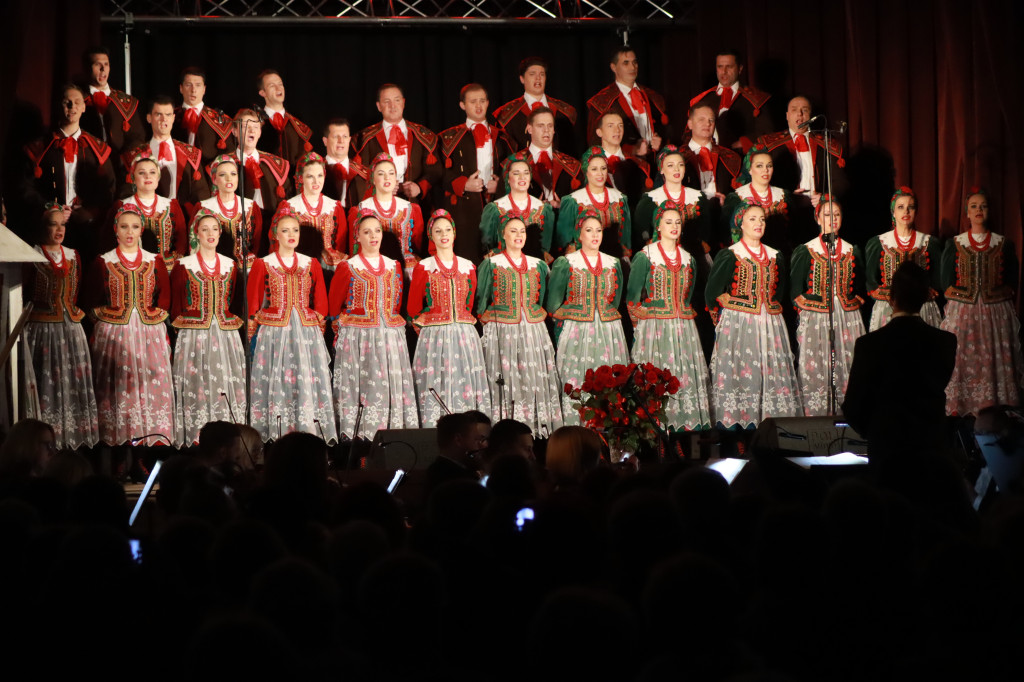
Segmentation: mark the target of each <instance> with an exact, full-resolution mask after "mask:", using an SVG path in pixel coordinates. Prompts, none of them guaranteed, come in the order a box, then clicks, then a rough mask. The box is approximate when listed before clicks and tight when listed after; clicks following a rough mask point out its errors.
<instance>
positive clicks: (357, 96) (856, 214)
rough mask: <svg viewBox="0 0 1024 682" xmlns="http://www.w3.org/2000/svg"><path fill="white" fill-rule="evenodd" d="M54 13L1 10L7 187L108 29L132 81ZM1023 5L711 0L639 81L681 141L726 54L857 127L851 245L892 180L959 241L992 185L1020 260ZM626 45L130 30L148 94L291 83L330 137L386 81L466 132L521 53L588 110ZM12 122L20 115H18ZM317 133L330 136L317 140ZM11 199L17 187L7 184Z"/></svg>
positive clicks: (437, 34) (590, 34)
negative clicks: (82, 55) (194, 83)
mask: <svg viewBox="0 0 1024 682" xmlns="http://www.w3.org/2000/svg"><path fill="white" fill-rule="evenodd" d="M54 5H55V6H57V7H58V12H57V13H56V16H54V15H53V14H50V13H48V12H43V11H42V10H37V9H34V8H35V7H36V5H35V4H31V5H30V4H27V3H8V4H7V7H6V8H5V9H4V10H3V11H4V12H5V13H6V15H5V16H7V17H9V18H10V19H11V22H10V23H9V22H5V24H6V25H18V24H21V25H22V26H23V30H21V31H12V32H9V35H11V36H13V38H14V39H13V40H10V41H8V42H6V43H5V44H4V45H3V46H0V50H2V51H3V55H4V61H3V63H4V64H5V66H7V65H10V67H9V68H5V69H4V73H3V74H2V75H0V87H2V88H3V90H2V91H0V96H2V97H3V100H2V101H4V102H5V103H7V102H13V103H14V104H15V106H14V107H8V106H4V107H3V112H2V116H0V143H2V144H4V154H3V156H4V159H5V168H6V169H7V173H5V180H6V181H5V183H4V184H5V187H10V177H11V174H10V173H11V168H12V165H11V161H12V159H14V158H15V157H17V155H18V153H19V152H20V149H21V146H22V145H23V144H24V142H25V140H26V138H27V137H28V136H30V135H32V134H36V133H38V132H40V130H39V126H40V125H41V124H43V123H46V122H48V119H49V115H50V110H51V96H52V89H53V87H54V86H55V84H57V83H59V82H60V81H62V80H64V76H65V75H72V74H71V73H67V72H66V71H65V70H66V69H69V68H72V67H73V66H74V65H75V64H76V62H77V55H78V53H79V52H80V51H81V49H82V48H84V46H85V45H87V44H88V43H90V42H93V40H94V39H95V38H96V37H98V36H102V39H103V41H104V42H105V43H106V44H107V45H108V46H109V47H111V48H112V51H113V52H114V54H113V55H112V62H113V64H114V75H113V77H112V79H111V82H112V83H113V84H114V85H115V87H119V86H121V85H122V83H123V76H122V73H123V60H122V58H121V56H120V45H121V43H122V35H121V33H120V30H119V27H118V26H117V25H116V24H103V25H102V28H101V27H100V25H99V24H98V23H97V22H98V16H99V14H100V12H101V10H102V8H103V7H104V6H105V5H103V4H102V3H100V2H98V0H92V1H87V2H70V1H67V0H65V1H64V2H57V3H54ZM1022 5H1024V3H1017V2H1014V1H1013V0H979V1H978V2H973V3H965V2H962V1H960V2H955V1H952V0H938V1H936V2H930V3H920V2H912V1H911V0H843V1H837V2H828V3H818V4H817V5H815V4H814V3H807V2H796V1H791V0H770V1H769V0H738V1H734V2H732V3H728V4H724V3H720V4H718V5H714V4H711V3H704V4H702V5H701V7H700V9H699V10H698V14H697V19H696V22H695V25H693V26H676V25H673V24H671V23H668V22H666V23H665V24H664V25H663V26H661V25H659V26H655V27H650V26H645V27H643V28H639V29H637V30H633V31H630V34H629V39H630V43H631V44H633V46H634V47H635V48H636V50H637V53H638V57H639V58H640V62H641V75H640V80H641V82H642V83H645V84H649V85H651V86H652V87H654V88H655V89H657V90H659V91H661V92H663V93H664V94H665V95H666V97H667V99H668V101H669V104H670V110H671V111H672V126H673V128H674V130H675V132H676V133H677V134H678V133H680V132H681V130H682V127H683V125H684V123H685V111H686V106H687V103H688V100H689V98H690V97H691V96H692V95H694V94H696V93H697V92H700V91H701V90H703V89H704V88H706V87H708V86H709V85H711V84H713V82H714V73H713V72H714V56H715V51H716V50H717V49H719V48H720V47H723V46H733V47H735V48H737V49H739V50H741V51H742V52H744V53H745V54H746V62H747V66H746V72H745V74H744V75H745V77H746V78H747V79H749V80H750V81H751V82H753V83H754V84H755V85H757V86H758V87H760V88H762V89H764V90H767V91H769V92H770V93H772V95H773V99H772V102H771V104H772V112H773V114H774V117H775V120H776V123H777V124H778V125H777V126H776V127H777V128H782V127H783V125H784V117H783V112H784V109H785V105H786V101H787V100H788V98H789V97H790V96H792V95H793V94H795V93H799V94H805V95H807V96H808V97H809V98H810V99H811V101H812V103H813V105H814V108H815V111H816V112H818V113H825V114H827V115H828V117H829V120H830V121H831V122H833V124H834V123H835V122H837V121H839V120H845V121H848V122H849V124H850V128H849V133H848V135H847V138H846V140H844V142H845V144H846V147H847V159H848V160H847V166H846V169H845V171H846V173H847V175H848V176H849V178H850V180H851V186H852V190H851V193H850V195H849V196H848V197H847V206H846V213H847V218H848V220H847V222H846V225H845V228H844V230H845V235H846V236H847V238H849V239H851V240H852V241H854V242H859V243H863V241H864V240H865V239H866V238H867V237H868V236H870V235H874V234H877V233H879V232H881V231H883V230H884V229H886V228H888V226H889V217H888V206H889V196H890V195H891V192H892V190H893V188H894V187H895V186H896V185H904V184H906V185H910V186H912V187H913V188H914V189H915V190H916V191H917V193H918V197H919V213H918V227H919V228H920V229H922V230H924V231H926V232H932V233H938V234H940V235H941V236H943V237H949V236H951V235H952V234H955V233H956V232H957V231H959V230H960V229H962V227H963V220H962V213H963V212H962V202H963V198H964V197H963V195H964V192H965V190H966V188H967V187H969V186H971V185H974V184H981V185H984V186H986V187H988V188H989V189H990V190H991V193H992V200H993V201H992V203H993V225H994V227H995V228H996V229H997V230H1000V231H1004V232H1005V233H1006V234H1007V235H1008V236H1009V237H1011V238H1012V239H1013V240H1014V241H1015V243H1016V245H1017V248H1018V250H1019V249H1020V248H1021V241H1022V239H1021V237H1022V220H1021V201H1022V170H1021V160H1020V158H1021V154H1022V152H1024V140H1022V132H1021V124H1020V112H1021V111H1022V107H1024V101H1022V100H1024V95H1022V89H1021V86H1020V84H1021V83H1022V82H1024V62H1022V60H1021V59H1020V58H1019V54H1018V51H1017V47H1016V45H1017V41H1018V40H1019V38H1018V36H1019V34H1020V29H1021V28H1022V27H1024V21H1022V18H1024V7H1022ZM618 42H621V36H620V35H619V34H617V32H616V29H615V28H614V27H612V26H608V25H604V24H597V23H589V22H580V23H578V24H575V25H572V26H564V27H557V28H550V27H538V26H535V25H531V24H530V23H528V22H517V23H513V24H510V25H508V26H503V27H500V28H499V27H493V26H489V25H474V24H473V22H471V21H467V22H464V23H453V24H450V25H445V26H442V25H437V24H430V25H424V26H416V27H410V26H407V25H406V26H393V25H384V26H379V25H375V26H367V25H359V26H353V25H352V24H351V23H348V22H346V21H345V20H337V19H334V20H327V19H325V20H323V21H322V22H317V23H314V24H302V25H295V24H289V22H288V21H287V20H282V21H280V22H277V23H275V24H274V25H273V26H260V27H252V26H244V25H237V24H231V25H225V24H219V23H218V22H217V21H216V20H211V21H200V22H192V23H188V24H185V23H179V24H166V23H164V24H159V25H157V24H148V25H147V24H145V23H140V24H139V25H138V26H137V27H136V30H135V31H134V32H133V33H132V44H133V60H134V62H133V65H134V69H133V84H134V88H133V92H134V94H136V95H138V96H140V97H142V98H144V99H145V98H149V97H152V96H154V95H156V94H163V93H166V94H171V95H173V96H177V85H178V75H179V72H180V70H181V68H182V67H184V66H186V65H189V64H198V65H202V66H203V67H205V68H206V70H207V72H208V91H207V101H208V102H209V103H210V104H212V105H214V106H219V107H222V108H224V109H227V110H229V111H232V112H233V111H234V110H235V109H237V108H238V107H239V106H242V105H249V104H252V103H254V102H256V101H257V100H258V97H257V94H256V90H257V87H256V82H255V77H256V74H257V73H258V72H259V71H260V70H261V69H264V68H268V67H272V68H276V69H277V70H279V71H280V72H281V74H282V76H283V79H284V82H285V87H286V91H287V100H286V102H287V105H288V109H289V110H290V111H293V112H294V113H295V114H297V115H298V116H299V117H300V118H302V119H303V120H305V121H306V122H307V123H309V124H310V125H312V126H313V128H314V129H315V130H316V131H317V132H318V133H319V129H320V128H321V126H322V125H323V123H324V121H326V120H327V119H328V118H330V117H332V116H345V117H347V118H349V119H350V120H352V122H353V124H354V126H355V127H356V128H360V127H362V126H364V125H367V124H369V123H371V122H373V121H375V120H377V119H378V114H377V112H376V109H375V108H374V98H375V89H376V87H377V85H379V84H380V83H382V82H386V81H394V82H397V83H400V84H401V85H402V86H403V87H404V89H405V93H406V99H407V109H406V114H407V117H408V118H409V119H410V120H414V121H418V122H421V123H424V124H426V125H428V126H430V127H432V128H433V129H435V130H438V131H439V130H442V129H444V128H446V127H448V126H451V125H454V124H456V123H459V122H460V121H462V120H464V116H463V115H462V112H461V110H460V109H459V108H458V92H459V89H460V88H461V86H462V85H464V84H465V83H467V82H470V81H477V82H480V83H482V84H484V85H485V86H486V87H487V88H488V89H489V91H490V99H491V105H492V108H493V107H495V106H497V105H499V104H501V103H503V102H505V101H507V100H508V99H511V98H513V97H515V96H517V95H519V94H520V93H521V86H520V84H519V81H518V78H517V72H516V65H517V63H518V61H519V60H520V59H521V58H522V57H524V56H526V55H529V54H539V55H542V56H544V57H546V58H547V59H548V60H549V61H550V63H551V73H550V74H549V79H548V91H549V92H550V93H551V94H552V95H554V96H556V97H558V98H561V99H565V100H567V101H569V102H570V103H572V104H574V105H575V106H577V107H578V108H579V110H580V113H581V116H584V117H585V103H586V99H587V98H588V97H589V96H590V95H592V94H593V93H595V92H596V91H597V90H598V89H600V88H601V87H603V86H604V85H605V84H607V83H608V82H609V81H610V78H611V73H610V71H609V70H608V66H607V63H608V52H609V50H610V48H611V47H612V46H614V45H615V44H617V43H618ZM12 121H15V122H14V123H12ZM317 138H319V134H318V135H317ZM7 191H8V192H9V190H7Z"/></svg>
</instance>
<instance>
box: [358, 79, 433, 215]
mask: <svg viewBox="0 0 1024 682" xmlns="http://www.w3.org/2000/svg"><path fill="white" fill-rule="evenodd" d="M377 111H379V112H380V113H381V118H382V120H381V121H380V122H379V123H374V124H373V125H372V126H370V127H368V128H364V129H363V130H361V131H360V132H359V135H357V136H356V161H358V162H359V163H366V162H368V161H372V160H373V159H375V158H377V155H378V154H380V153H385V154H389V155H390V156H391V158H392V160H393V161H394V162H395V170H396V171H397V173H398V187H399V193H400V194H401V195H402V197H404V198H405V199H408V200H409V201H411V202H413V203H416V204H420V206H421V207H422V210H423V212H424V213H425V214H426V213H429V210H430V208H431V196H430V193H431V191H432V190H433V188H435V187H436V186H437V185H438V183H439V182H441V175H442V168H441V164H440V162H439V161H438V158H437V153H438V149H437V134H436V133H434V132H433V131H431V130H430V129H428V128H427V127H426V126H423V125H420V124H419V123H413V122H412V121H406V120H405V96H404V95H403V94H402V89H401V88H400V87H398V86H397V85H395V84H393V83H385V84H384V85H382V86H380V88H379V89H378V90H377Z"/></svg>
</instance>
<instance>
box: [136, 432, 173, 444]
mask: <svg viewBox="0 0 1024 682" xmlns="http://www.w3.org/2000/svg"><path fill="white" fill-rule="evenodd" d="M147 438H163V439H164V440H165V441H167V444H168V445H170V446H171V447H174V445H173V444H172V443H171V439H170V438H168V437H167V436H165V435H164V434H162V433H147V434H146V435H145V436H139V437H138V438H132V439H131V440H130V441H128V442H129V443H131V446H132V447H135V446H136V445H138V444H139V443H141V442H142V441H144V440H146V439H147Z"/></svg>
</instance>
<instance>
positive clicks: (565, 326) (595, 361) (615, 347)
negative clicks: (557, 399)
mask: <svg viewBox="0 0 1024 682" xmlns="http://www.w3.org/2000/svg"><path fill="white" fill-rule="evenodd" d="M557 359H558V378H559V379H561V380H562V383H563V384H572V385H573V386H574V387H576V388H579V387H580V386H582V385H583V379H584V377H585V375H586V373H587V370H588V369H597V368H598V367H601V366H602V365H628V364H629V350H628V348H627V347H626V335H625V333H624V332H623V331H622V320H611V321H609V322H605V321H603V320H601V319H600V318H598V319H595V320H594V321H593V322H577V321H576V320H564V321H563V322H562V330H561V333H560V334H559V335H558V353H557ZM562 416H563V418H564V422H565V423H566V424H568V425H573V426H579V424H580V413H579V412H578V411H577V410H576V408H575V407H573V405H572V401H571V400H569V396H567V395H565V392H564V391H563V392H562Z"/></svg>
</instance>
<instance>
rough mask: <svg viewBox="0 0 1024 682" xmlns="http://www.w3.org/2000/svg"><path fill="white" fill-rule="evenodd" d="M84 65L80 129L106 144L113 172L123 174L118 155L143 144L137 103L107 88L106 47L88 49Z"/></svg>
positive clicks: (140, 115)
mask: <svg viewBox="0 0 1024 682" xmlns="http://www.w3.org/2000/svg"><path fill="white" fill-rule="evenodd" d="M84 62H85V64H84V66H85V71H86V73H87V74H88V80H89V85H88V88H86V89H84V91H85V113H84V114H83V115H82V130H84V131H85V132H87V133H89V134H90V135H92V136H93V137H95V138H97V139H99V140H102V141H103V142H106V143H107V144H108V145H110V147H111V149H113V150H114V152H113V153H114V157H113V158H112V159H111V162H112V163H113V164H114V166H115V168H114V170H115V171H117V172H118V173H120V174H122V175H123V173H122V171H124V170H125V169H124V167H123V166H122V165H121V159H122V156H123V155H124V154H125V152H128V151H130V150H132V149H135V148H136V147H138V146H139V145H140V144H142V143H143V142H145V141H146V127H145V123H144V122H143V120H142V110H141V108H140V105H139V100H138V99H136V98H135V97H132V96H131V95H129V94H127V93H125V92H122V91H121V90H114V89H113V88H111V87H110V84H109V82H108V80H109V78H110V52H109V51H108V50H107V48H105V47H92V48H89V49H88V50H87V51H86V52H85V59H84Z"/></svg>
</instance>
